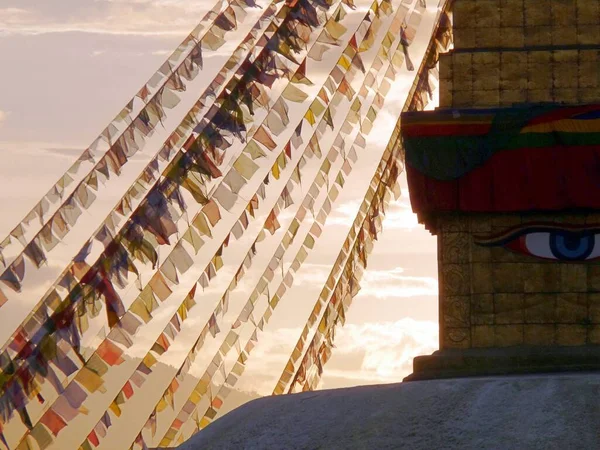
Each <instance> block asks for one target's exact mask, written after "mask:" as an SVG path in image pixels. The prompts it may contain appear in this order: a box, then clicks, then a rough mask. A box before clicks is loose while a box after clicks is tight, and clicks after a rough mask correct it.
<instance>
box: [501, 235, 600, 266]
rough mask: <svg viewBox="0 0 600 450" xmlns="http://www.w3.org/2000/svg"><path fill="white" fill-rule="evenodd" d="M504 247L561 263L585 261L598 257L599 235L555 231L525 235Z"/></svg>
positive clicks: (599, 252) (599, 249) (599, 254)
mask: <svg viewBox="0 0 600 450" xmlns="http://www.w3.org/2000/svg"><path fill="white" fill-rule="evenodd" d="M516 240H519V241H521V242H519V243H518V248H515V247H514V241H513V242H510V243H508V244H507V245H506V247H507V248H510V249H511V250H520V251H522V252H523V253H528V254H530V255H532V256H537V257H539V258H546V259H558V260H562V261H585V260H590V259H595V258H598V257H600V235H599V234H595V233H589V232H583V233H581V232H579V233H578V232H572V231H563V230H556V231H551V232H541V233H540V232H537V233H536V232H534V233H526V234H524V235H522V236H520V237H519V238H518V239H516Z"/></svg>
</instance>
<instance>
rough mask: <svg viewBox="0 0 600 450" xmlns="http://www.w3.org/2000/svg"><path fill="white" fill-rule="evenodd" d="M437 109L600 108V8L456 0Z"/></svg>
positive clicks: (584, 3) (562, 0) (585, 1)
mask: <svg viewBox="0 0 600 450" xmlns="http://www.w3.org/2000/svg"><path fill="white" fill-rule="evenodd" d="M454 36H455V51H454V52H451V53H448V54H445V55H442V56H441V58H440V77H441V80H442V89H441V91H440V107H442V108H448V107H460V108H464V107H475V108H476V107H494V106H509V105H512V104H513V103H538V102H561V103H567V104H568V103H594V102H600V64H599V63H600V58H599V56H598V55H599V51H600V48H599V44H600V2H599V1H597V0H552V1H550V0H456V3H455V5H454Z"/></svg>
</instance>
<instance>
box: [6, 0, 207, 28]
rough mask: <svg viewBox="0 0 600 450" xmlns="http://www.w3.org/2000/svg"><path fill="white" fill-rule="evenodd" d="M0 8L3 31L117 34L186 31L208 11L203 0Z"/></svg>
mask: <svg viewBox="0 0 600 450" xmlns="http://www.w3.org/2000/svg"><path fill="white" fill-rule="evenodd" d="M6 3H7V5H6V6H5V7H4V8H0V29H3V34H5V35H6V34H21V35H38V34H47V33H65V32H83V33H101V34H117V35H184V34H185V33H187V32H189V30H191V29H192V28H193V27H194V26H195V25H196V24H197V23H198V21H199V19H200V18H201V17H202V16H203V15H204V14H205V13H206V11H208V9H209V8H210V6H211V4H210V3H209V4H207V2H205V1H203V0H195V1H184V0H127V1H121V0H104V1H98V0H64V1H61V2H60V3H59V4H52V5H50V4H48V2H47V1H45V0H33V1H31V2H29V5H28V7H26V8H23V7H20V4H21V3H22V2H21V1H20V0H19V1H17V0H7V2H6Z"/></svg>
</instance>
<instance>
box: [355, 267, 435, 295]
mask: <svg viewBox="0 0 600 450" xmlns="http://www.w3.org/2000/svg"><path fill="white" fill-rule="evenodd" d="M361 285H362V289H361V292H360V295H362V296H371V297H375V298H408V297H416V296H425V295H437V294H438V282H437V280H436V279H435V278H431V277H414V276H407V275H404V269H403V268H401V267H396V268H394V269H391V270H367V271H366V272H365V273H364V275H363V280H362V282H361Z"/></svg>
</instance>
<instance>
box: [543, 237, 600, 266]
mask: <svg viewBox="0 0 600 450" xmlns="http://www.w3.org/2000/svg"><path fill="white" fill-rule="evenodd" d="M594 241H595V239H594V236H593V235H592V234H590V233H573V232H569V231H553V232H551V233H550V248H551V250H552V254H553V255H554V256H555V257H556V258H557V259H562V260H570V261H582V260H584V259H586V258H587V257H588V256H590V254H591V253H592V251H593V250H594Z"/></svg>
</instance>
